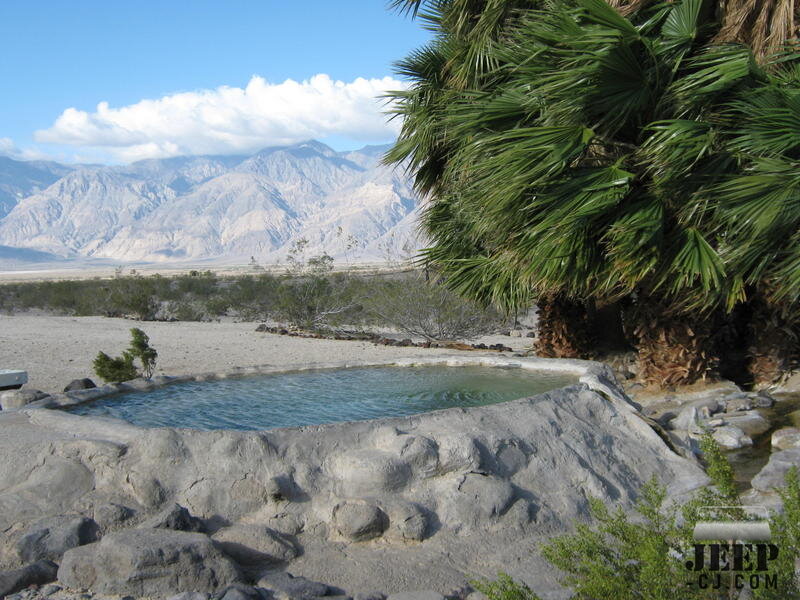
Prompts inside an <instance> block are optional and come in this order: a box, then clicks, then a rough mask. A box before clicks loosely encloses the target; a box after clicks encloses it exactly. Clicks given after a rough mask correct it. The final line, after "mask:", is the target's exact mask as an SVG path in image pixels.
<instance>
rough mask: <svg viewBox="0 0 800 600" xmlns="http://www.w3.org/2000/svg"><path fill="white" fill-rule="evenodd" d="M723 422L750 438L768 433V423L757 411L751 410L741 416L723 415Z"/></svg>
mask: <svg viewBox="0 0 800 600" xmlns="http://www.w3.org/2000/svg"><path fill="white" fill-rule="evenodd" d="M725 422H726V423H727V424H728V425H733V426H734V427H738V428H739V429H741V430H742V431H744V432H745V433H746V434H747V435H749V436H750V437H756V436H759V435H761V434H762V433H766V432H767V431H769V428H770V425H769V421H768V420H767V419H765V418H764V417H763V416H762V415H761V414H760V413H759V412H758V411H755V410H751V411H747V412H744V413H741V414H729V415H725Z"/></svg>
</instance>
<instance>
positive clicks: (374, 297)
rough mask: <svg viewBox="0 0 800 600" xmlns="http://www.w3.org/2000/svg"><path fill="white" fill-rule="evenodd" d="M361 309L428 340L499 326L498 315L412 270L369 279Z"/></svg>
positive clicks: (465, 336) (464, 336)
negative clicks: (391, 276)
mask: <svg viewBox="0 0 800 600" xmlns="http://www.w3.org/2000/svg"><path fill="white" fill-rule="evenodd" d="M370 283H371V285H370V288H369V293H367V294H365V296H364V299H363V301H364V310H365V311H367V312H368V313H370V314H371V315H373V319H374V320H375V321H377V322H379V323H382V324H386V325H391V326H393V327H396V328H397V329H399V330H400V331H403V332H404V333H407V334H409V335H413V336H420V337H423V338H425V339H427V340H431V341H440V340H458V339H471V338H476V337H479V336H481V335H485V334H487V333H493V332H495V331H497V330H498V329H500V328H501V327H502V325H503V323H504V319H503V317H502V315H500V314H498V313H497V312H495V311H493V310H491V309H485V308H483V307H480V306H478V305H476V304H475V303H473V302H470V301H469V300H465V299H464V298H462V297H460V296H458V295H457V294H455V293H454V292H452V291H450V290H449V289H447V288H446V287H444V286H443V285H441V284H440V283H438V282H436V281H426V278H425V277H424V276H423V274H422V273H418V272H413V273H410V274H406V275H404V276H402V277H399V278H392V279H389V278H387V279H384V280H378V279H376V280H374V281H372V282H370Z"/></svg>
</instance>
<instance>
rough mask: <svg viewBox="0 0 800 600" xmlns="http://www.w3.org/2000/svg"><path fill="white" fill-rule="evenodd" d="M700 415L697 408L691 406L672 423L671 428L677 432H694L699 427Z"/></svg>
mask: <svg viewBox="0 0 800 600" xmlns="http://www.w3.org/2000/svg"><path fill="white" fill-rule="evenodd" d="M699 422H700V413H699V412H698V410H697V407H696V406H693V405H689V406H686V407H684V408H682V409H681V412H680V413H678V416H677V417H675V418H674V419H672V421H670V427H671V428H672V429H673V430H675V431H694V430H695V429H697V428H698V427H699Z"/></svg>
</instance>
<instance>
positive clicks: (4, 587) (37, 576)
mask: <svg viewBox="0 0 800 600" xmlns="http://www.w3.org/2000/svg"><path fill="white" fill-rule="evenodd" d="M57 571H58V565H57V564H55V563H54V562H51V561H49V560H39V561H36V562H35V563H33V564H30V565H26V566H24V567H22V568H21V569H14V570H13V571H0V598H2V597H3V596H7V595H9V594H13V593H14V592H18V591H20V590H23V589H25V588H26V587H28V586H29V585H42V584H43V583H50V582H51V581H55V580H56V572H57Z"/></svg>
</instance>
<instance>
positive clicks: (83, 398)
mask: <svg viewBox="0 0 800 600" xmlns="http://www.w3.org/2000/svg"><path fill="white" fill-rule="evenodd" d="M373 366H374V367H385V366H397V367H417V366H448V367H456V368H457V367H469V366H483V367H497V368H520V369H525V370H532V371H551V372H558V373H571V374H574V375H575V376H576V378H577V379H576V382H575V383H574V384H571V385H570V386H564V387H560V388H554V390H550V392H553V391H555V390H561V389H566V388H568V387H572V386H574V385H576V384H584V385H586V386H587V387H588V388H589V389H590V390H592V391H595V392H598V393H600V394H601V395H603V396H606V397H607V398H609V399H612V398H613V399H614V400H616V401H618V402H620V403H621V405H622V406H626V407H628V408H629V409H630V411H632V412H635V411H637V410H638V409H639V408H640V407H639V406H638V405H637V404H636V403H634V402H633V401H632V400H631V399H630V398H629V397H628V396H627V395H626V394H625V393H624V391H623V390H622V388H621V386H620V385H619V383H618V382H617V380H616V377H615V376H614V372H613V370H612V369H611V367H610V366H608V365H606V364H604V363H600V362H596V361H591V360H578V359H562V358H539V357H507V356H485V355H484V356H481V355H478V356H459V355H437V356H433V357H415V358H395V359H386V360H355V361H354V360H348V361H336V362H326V363H300V364H296V365H288V366H287V365H283V366H275V365H268V364H267V365H255V366H250V367H237V368H234V369H231V370H228V371H223V372H217V373H215V372H203V373H195V374H187V375H176V376H170V375H158V376H155V377H153V378H151V379H144V378H138V379H134V380H131V381H127V382H124V383H110V384H106V385H103V386H99V387H96V388H92V389H88V390H76V391H72V392H62V393H55V394H50V395H48V396H46V397H44V398H42V399H40V400H36V401H35V402H32V403H30V404H27V405H25V406H24V407H21V408H19V409H16V411H19V412H22V413H25V414H27V415H28V416H31V417H34V416H36V417H39V418H44V419H46V420H47V421H54V420H59V421H60V420H63V419H68V420H69V421H71V422H72V423H73V424H74V425H76V426H77V425H78V424H79V423H82V424H84V425H87V426H91V427H95V428H97V427H99V428H111V429H113V430H114V431H115V432H116V433H119V434H126V433H127V434H128V435H132V434H134V433H135V432H139V431H142V430H149V429H159V428H158V427H144V426H139V425H134V424H133V423H130V422H129V421H125V420H123V419H118V418H114V417H100V416H89V415H77V414H72V413H69V412H66V411H62V410H58V409H62V408H68V407H72V406H77V405H79V404H84V403H87V402H92V401H94V400H98V399H101V398H106V397H108V396H113V395H117V394H120V393H127V392H142V391H152V390H154V389H158V388H163V387H166V386H169V385H174V384H178V383H186V382H190V381H223V380H225V379H231V378H241V377H248V376H259V375H273V374H282V373H298V372H304V371H318V370H339V369H349V368H359V367H373ZM543 393H544V394H546V393H549V392H542V393H538V394H532V395H531V396H521V397H519V398H511V399H508V400H505V401H503V402H499V403H497V405H498V406H499V405H502V404H505V403H507V402H514V401H516V400H520V399H522V398H535V397H537V396H540V395H542V394H543ZM52 409H56V410H52ZM448 410H461V408H460V407H451V408H444V409H438V410H436V411H426V412H425V413H420V414H428V413H431V412H439V411H448ZM412 416H414V415H412ZM390 418H398V417H377V418H375V419H367V420H366V421H376V422H377V421H382V420H385V419H390ZM407 418H410V417H407ZM74 419H79V420H81V421H73V420H74ZM347 422H351V421H339V423H347ZM323 425H329V424H318V425H304V426H295V427H286V428H280V429H297V430H299V429H303V428H307V427H318V426H323ZM171 428H173V429H192V428H175V427H171ZM198 431H199V430H198ZM213 431H237V430H235V429H215V430H213ZM250 431H251V432H267V431H275V429H263V430H261V429H259V430H250Z"/></svg>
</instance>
